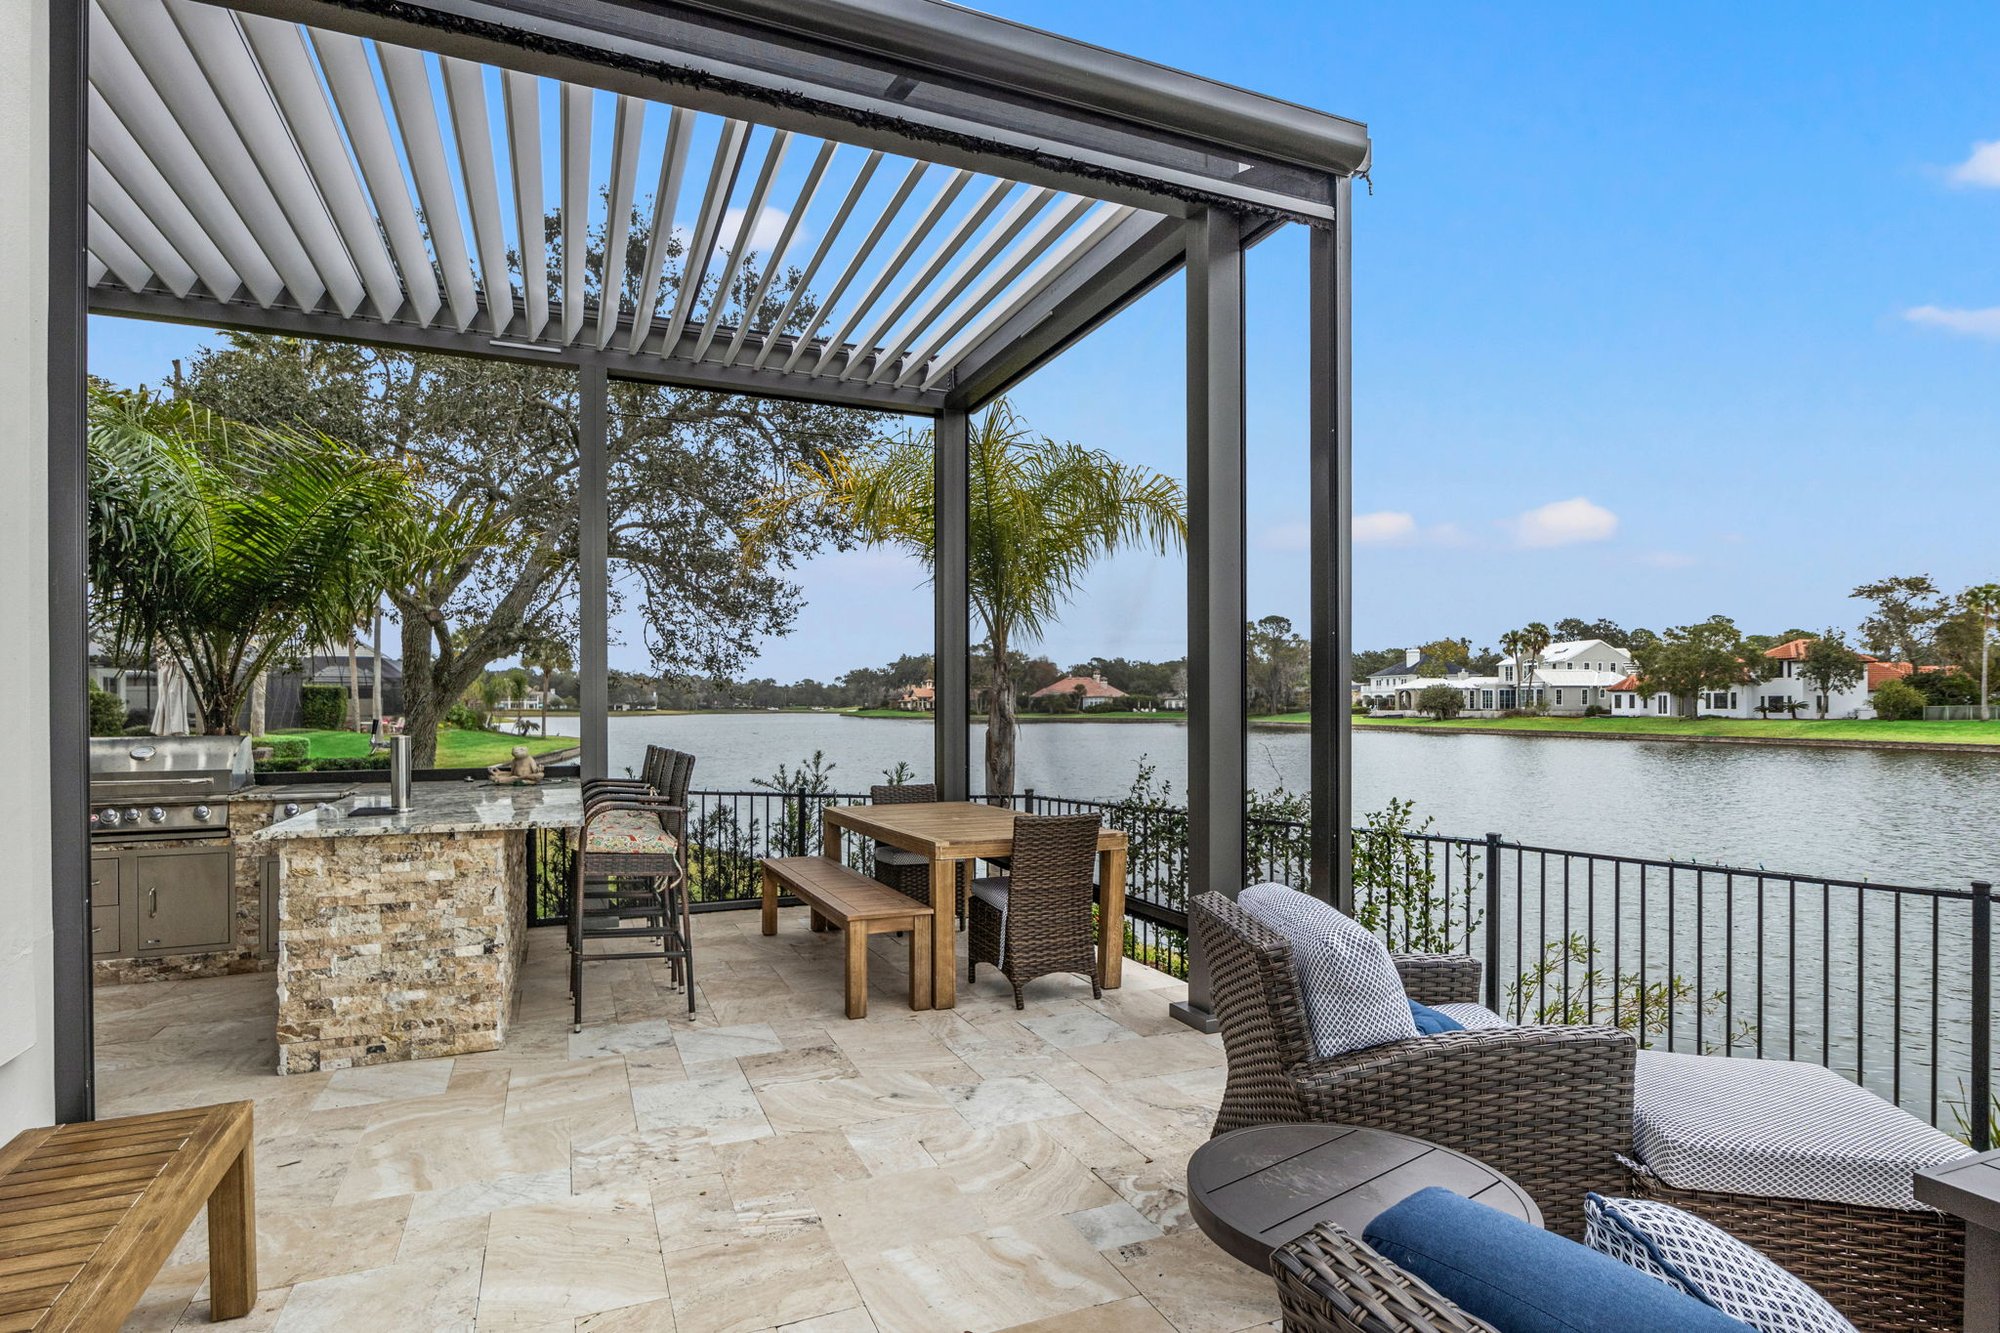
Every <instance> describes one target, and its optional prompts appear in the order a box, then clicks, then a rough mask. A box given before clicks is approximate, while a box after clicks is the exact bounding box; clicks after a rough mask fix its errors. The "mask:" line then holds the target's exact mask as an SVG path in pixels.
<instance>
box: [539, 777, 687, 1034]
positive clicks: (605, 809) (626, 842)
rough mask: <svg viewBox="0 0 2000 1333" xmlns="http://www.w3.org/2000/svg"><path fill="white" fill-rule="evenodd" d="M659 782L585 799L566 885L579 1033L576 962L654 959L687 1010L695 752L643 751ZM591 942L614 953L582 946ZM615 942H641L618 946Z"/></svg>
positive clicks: (604, 790) (579, 969)
mask: <svg viewBox="0 0 2000 1333" xmlns="http://www.w3.org/2000/svg"><path fill="white" fill-rule="evenodd" d="M648 759H649V766H650V767H652V768H653V771H654V772H655V773H656V774H658V776H659V779H660V781H661V783H662V785H661V786H659V787H656V788H655V787H647V788H639V787H630V786H617V785H613V786H604V787H599V788H596V789H594V790H593V791H591V792H590V793H589V794H588V795H586V797H585V798H584V807H583V825H582V827H581V828H579V829H578V830H577V840H576V856H575V858H574V861H573V869H572V872H571V874H572V878H571V886H570V915H569V949H570V953H569V987H570V998H571V999H572V1001H574V1004H575V1012H574V1016H573V1020H572V1021H573V1025H574V1030H575V1031H578V1032H581V1031H583V965H584V964H585V963H600V962H610V961H613V960H618V959H651V958H659V959H662V960H664V961H665V962H666V964H667V966H668V968H669V969H670V976H671V977H672V980H673V982H674V984H675V985H677V986H682V987H684V988H685V989H686V991H687V1004H688V1013H689V1015H690V1016H692V1015H693V1013H694V1000H695V995H694V932H693V920H692V915H691V912H690V907H689V901H688V883H687V870H686V864H685V860H684V849H685V847H686V845H687V792H688V784H689V782H690V781H691V780H692V779H693V776H694V756H693V755H690V754H684V753H682V752H680V751H678V750H663V751H662V753H661V755H660V756H658V757H657V759H656V758H655V757H654V756H652V755H650V754H649V756H648ZM592 941H601V942H611V943H612V945H613V951H610V952H604V951H587V950H588V949H589V945H590V943H591V942H592ZM619 944H631V945H643V946H645V947H642V948H628V949H618V948H617V947H616V946H617V945H619Z"/></svg>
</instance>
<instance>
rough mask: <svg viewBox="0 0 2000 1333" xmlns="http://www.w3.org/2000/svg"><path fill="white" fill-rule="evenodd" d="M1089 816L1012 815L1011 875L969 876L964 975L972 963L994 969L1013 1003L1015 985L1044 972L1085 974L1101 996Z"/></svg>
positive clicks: (1094, 827) (974, 974) (974, 972)
mask: <svg viewBox="0 0 2000 1333" xmlns="http://www.w3.org/2000/svg"><path fill="white" fill-rule="evenodd" d="M1101 827H1102V821H1101V820H1100V819H1099V818H1098V817H1097V816H1096V815H1021V816H1018V817H1017V818H1016V819H1015V820H1014V854H1013V856H1012V857H1011V858H1010V860H1011V861H1012V863H1013V873H1012V874H1008V875H996V876H993V877H991V878H986V879H975V880H974V881H972V898H971V901H970V902H969V903H968V904H967V909H968V911H969V913H970V915H969V918H968V923H969V924H968V929H967V937H966V949H965V979H966V983H967V984H968V985H970V984H972V983H973V982H975V981H977V980H978V974H979V965H980V964H981V963H988V964H990V965H992V966H994V967H997V968H999V969H1000V971H1001V973H1002V974H1003V975H1004V976H1005V977H1006V978H1007V980H1008V981H1009V982H1011V983H1013V986H1014V1007H1015V1008H1016V1009H1022V1008H1026V1004H1025V1003H1024V1001H1023V1000H1022V998H1021V988H1022V987H1023V986H1025V985H1027V984H1028V983H1029V982H1030V981H1033V980H1034V979H1035V978H1036V977H1043V976H1047V975H1049V974H1050V973H1052V972H1077V973H1081V974H1083V975H1084V976H1087V977H1089V978H1090V994H1091V997H1092V998H1093V999H1095V998H1097V997H1099V996H1102V995H1103V994H1104V965H1103V960H1102V959H1101V958H1099V957H1098V955H1097V928H1096V925H1095V923H1094V922H1093V921H1092V920H1091V913H1090V907H1091V903H1092V901H1093V900H1094V899H1095V898H1096V896H1097V885H1096V883H1095V873H1096V869H1097V834H1098V830H1099V829H1100V828H1101Z"/></svg>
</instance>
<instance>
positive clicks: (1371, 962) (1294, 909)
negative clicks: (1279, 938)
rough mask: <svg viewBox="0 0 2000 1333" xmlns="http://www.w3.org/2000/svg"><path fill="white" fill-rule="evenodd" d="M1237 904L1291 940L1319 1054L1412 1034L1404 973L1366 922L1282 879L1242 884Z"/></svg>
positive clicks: (1324, 1055) (1413, 1024) (1338, 1052)
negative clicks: (1291, 885)
mask: <svg viewBox="0 0 2000 1333" xmlns="http://www.w3.org/2000/svg"><path fill="white" fill-rule="evenodd" d="M1236 905H1237V906H1238V907H1240V908H1242V909H1243V910H1244V911H1245V912H1246V913H1248V914H1249V915H1250V917H1251V918H1252V919H1253V920H1255V921H1257V922H1258V923H1259V924H1261V925H1263V926H1265V927H1267V928H1269V929H1271V930H1274V931H1276V932H1277V933H1278V934H1280V935H1283V936H1284V937H1285V939H1286V940H1287V941H1288V942H1289V943H1290V944H1291V946H1292V969H1293V971H1294V972H1296V973H1297V974H1298V979H1299V995H1300V998H1301V999H1302V1000H1303V1001H1304V1003H1305V1010H1306V1026H1307V1028H1308V1029H1309V1030H1310V1032H1311V1035H1312V1043H1313V1050H1314V1052H1315V1053H1316V1054H1318V1055H1319V1057H1320V1058H1321V1059H1325V1058H1327V1057H1329V1056H1335V1055H1344V1054H1346V1053H1347V1052H1348V1051H1359V1050H1365V1049H1367V1048H1368V1047H1370V1046H1381V1045H1384V1044H1385V1043H1387V1042H1392V1041H1408V1040H1410V1039H1411V1038H1413V1037H1415V1036H1416V1035H1417V1024H1416V1020H1415V1019H1413V1018H1412V1017H1411V1016H1410V1000H1409V996H1408V995H1406V994H1405V993H1404V991H1403V979H1402V978H1401V977H1400V976H1398V975H1397V973H1396V965H1395V963H1394V962H1393V961H1391V959H1390V957H1389V950H1388V949H1387V948H1385V947H1384V946H1383V944H1382V941H1380V940H1378V939H1376V938H1375V937H1374V936H1373V935H1371V934H1369V933H1368V929H1367V927H1365V926H1363V925H1362V924H1361V923H1360V922H1358V921H1356V920H1354V919H1353V918H1352V917H1348V916H1343V915H1342V914H1341V913H1340V912H1338V911H1336V910H1334V908H1333V907H1332V906H1331V905H1330V904H1327V903H1324V902H1321V901H1320V900H1319V899H1318V898H1315V897H1313V896H1312V895H1310V894H1306V893H1300V892H1299V891H1298V890H1297V889H1294V888H1289V887H1287V886H1285V885H1283V884H1259V885H1256V886H1255V887H1253V888H1248V889H1245V890H1243V892H1242V893H1240V894H1238V895H1237V897H1236Z"/></svg>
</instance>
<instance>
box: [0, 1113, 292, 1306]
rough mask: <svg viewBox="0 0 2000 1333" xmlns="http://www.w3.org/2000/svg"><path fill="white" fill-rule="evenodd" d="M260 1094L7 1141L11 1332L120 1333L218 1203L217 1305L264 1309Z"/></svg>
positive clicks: (2, 1162)
mask: <svg viewBox="0 0 2000 1333" xmlns="http://www.w3.org/2000/svg"><path fill="white" fill-rule="evenodd" d="M250 1138H251V1136H250V1103H249V1102H230V1103H227V1104H225V1105H222V1106H204V1107H197V1108H196V1109H194V1110H191V1111H166V1112H162V1113H160V1114H158V1115H141V1116H130V1117H127V1118H125V1119H122V1120H98V1121H93V1122H87V1123H83V1124H75V1125H60V1126H57V1127H56V1128H54V1129H31V1130H28V1131H26V1132H25V1133H22V1134H19V1135H17V1136H16V1137H15V1139H14V1141H13V1142H12V1143H9V1144H8V1145H7V1146H6V1147H5V1148H0V1333H29V1330H33V1331H34V1333H55V1331H56V1330H61V1331H62V1333H116V1330H117V1328H118V1326H119V1325H120V1324H122V1323H123V1322H124V1321H125V1316H126V1315H128V1314H130V1313H131V1312H132V1310H133V1308H134V1307H135V1306H137V1305H138V1303H139V1298H140V1297H141V1296H142V1295H144V1294H145V1291H146V1288H147V1287H149V1286H151V1285H152V1282H153V1279H154V1278H155V1277H156V1276H157V1275H158V1274H159V1271H160V1267H161V1265H163V1264H165V1263H166V1261H167V1256H168V1255H170V1254H171V1253H173V1250H174V1247H175V1246H176V1245H177V1244H179V1242H180V1239H181V1236H182V1235H183V1234H184V1233H185V1232H186V1231H187V1229H188V1226H189V1225H190V1224H191V1223H192V1222H193V1221H194V1217H195V1213H196V1212H197V1211H198V1210H199V1209H200V1208H201V1207H202V1206H203V1205H204V1204H206V1205H207V1207H208V1275H209V1309H210V1315H211V1317H212V1318H214V1319H238V1318H241V1317H242V1316H244V1315H246V1314H249V1313H250V1311H251V1309H252V1308H253V1307H254V1306H255V1305H256V1304H257V1221H256V1206H255V1201H254V1197H253V1186H252V1180H251V1146H250Z"/></svg>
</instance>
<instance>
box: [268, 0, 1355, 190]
mask: <svg viewBox="0 0 2000 1333" xmlns="http://www.w3.org/2000/svg"><path fill="white" fill-rule="evenodd" d="M238 7H239V8H243V9H248V10H252V11H255V12H259V13H267V14H271V15H274V16H276V17H280V18H284V19H289V20H294V21H298V22H304V23H309V24H315V25H317V26H321V27H326V28H332V29H337V30H340V31H346V32H353V33H358V34H360V35H364V36H370V37H377V38H380V39H382V40H385V41H389V42H394V43H398V44H402V45H409V46H416V47H419V48H423V49H428V50H434V51H438V52H440V53H444V54H450V55H457V56H462V57H465V58H467V59H475V60H481V61H485V62H488V63H493V64H498V65H502V66H508V67H512V68H519V69H527V70H531V71H533V72H535V73H539V74H546V75H549V76H551V77H556V78H562V79H567V80H570V81H573V82H578V83H583V84H588V85H590V86H593V87H601V88H608V89H610V90H612V91H616V92H625V93H632V94H634V95H636V96H644V97H649V98H652V99H655V100H660V101H666V102H671V103H674V104H676V105H680V106H685V107H688V108H690V109H694V110H702V111H709V112H713V113H715V114H718V115H726V116H735V117H743V118H747V119H751V120H755V121H758V122H760V123H762V124H766V125H770V126H773V127H775V128H779V129H788V130H794V131H798V132H801V133H806V134H813V135H818V136H821V137H825V138H830V139H835V140H838V141H841V142H845V143H853V144H858V145H861V146H863V147H868V148H881V149H884V150H886V151H889V152H894V153H902V154H907V155H910V156H916V157H922V158H925V159H926V160H930V161H935V162H938V163H941V164H944V165H947V166H959V167H966V168H969V169H972V170H976V171H985V172H990V173H992V174H995V175H999V176H1005V177H1008V178H1010V179H1014V180H1021V181H1026V182H1028V183H1030V184H1036V185H1053V186H1057V187H1060V188H1067V189H1076V190H1080V191H1081V192H1083V193H1086V194H1090V195H1092V196H1094V197H1097V198H1103V199H1110V200H1114V201H1116V202H1120V203H1130V204H1133V205H1135V206H1138V207H1142V208H1150V209H1154V210H1157V211H1162V212H1175V213H1186V212H1188V211H1189V210H1190V208H1191V207H1198V206H1201V205H1204V204H1211V203H1215V204H1224V205H1228V206H1231V207H1234V208H1239V209H1249V210H1270V211H1275V212H1279V213H1282V214H1285V215H1287V216H1292V217H1297V218H1300V219H1304V220H1313V219H1324V218H1325V217H1326V216H1327V215H1328V213H1329V211H1330V207H1331V183H1330V179H1329V178H1330V175H1331V174H1332V173H1335V172H1341V171H1351V170H1355V169H1357V168H1358V167H1359V166H1360V165H1361V164H1362V163H1364V162H1365V161H1366V160H1367V156H1368V151H1369V147H1368V134H1367V130H1366V128H1365V127H1364V126H1362V125H1360V124H1358V123H1356V122H1354V121H1350V120H1345V119H1342V118H1341V117H1338V116H1330V115H1326V114H1324V113H1322V112H1317V111H1311V110H1308V109H1306V108H1304V107H1299V106H1295V105H1292V104H1290V103H1286V102H1281V101H1278V100H1277V99H1274V98H1267V97H1262V96H1259V95H1257V94H1254V93H1249V92H1245V91H1244V90H1242V89H1239V88H1233V87H1230V86H1228V85H1225V84H1220V83H1216V82H1214V81H1212V80H1207V79H1202V78H1198V77H1196V76H1194V75H1190V74H1186V73H1183V72H1181V71H1178V70H1173V69H1168V68H1165V67H1162V66H1159V65H1153V64H1150V63H1148V62H1145V61H1140V60H1136V59H1134V58H1132V57H1130V56H1124V55H1119V54H1117V53H1115V52H1111V51H1105V50H1102V49H1100V48H1096V47H1091V46H1087V45H1085V44H1083V43H1080V42H1074V41H1070V40H1068V39H1066V38H1061V37H1057V36H1054V35H1053V34H1049V33H1044V32H1038V31H1036V30H1034V29H1031V28H1025V27H1022V26H1021V25H1018V24H1013V23H1008V22H1006V21H1004V20H1000V19H994V18H990V17H988V16H986V15H983V14H977V13H974V12H972V11H970V10H966V9H961V8H958V7H957V6H954V5H946V4H939V3H935V2H934V0H887V2H886V3H878V2H877V0H868V3H858V2H857V0H750V2H749V3H739V0H728V3H719V2H717V0H679V2H677V0H652V2H651V3H647V4H644V5H643V6H642V5H640V4H635V3H628V2H627V0H422V3H411V2H410V0H238ZM1246 165H1256V166H1261V167H1263V168H1264V169H1265V172H1264V174H1263V175H1262V176H1259V177H1254V178H1252V177H1246V176H1244V175H1243V174H1242V168H1243V167H1244V166H1246Z"/></svg>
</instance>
